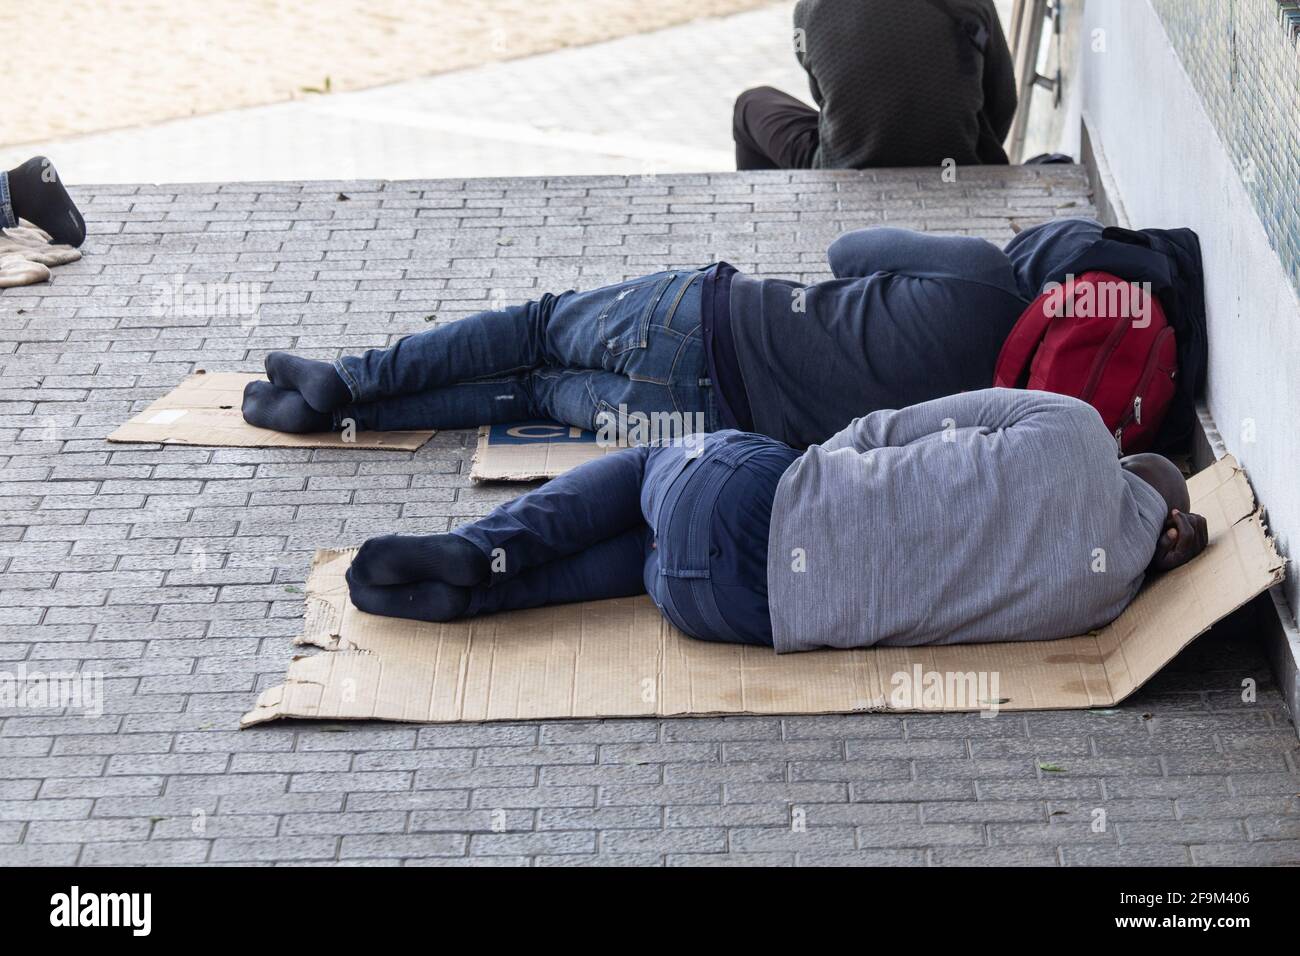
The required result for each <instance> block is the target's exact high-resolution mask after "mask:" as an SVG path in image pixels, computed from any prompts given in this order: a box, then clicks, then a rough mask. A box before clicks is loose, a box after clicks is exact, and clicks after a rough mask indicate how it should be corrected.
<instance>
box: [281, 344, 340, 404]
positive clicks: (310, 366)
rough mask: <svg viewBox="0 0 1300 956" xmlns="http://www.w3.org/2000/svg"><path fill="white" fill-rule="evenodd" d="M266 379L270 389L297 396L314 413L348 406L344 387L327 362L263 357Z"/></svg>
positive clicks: (289, 356) (285, 354)
mask: <svg viewBox="0 0 1300 956" xmlns="http://www.w3.org/2000/svg"><path fill="white" fill-rule="evenodd" d="M266 377H267V378H269V379H270V380H271V384H272V385H277V386H279V387H280V388H291V389H293V390H294V391H295V392H298V393H299V394H301V395H302V397H303V398H305V399H306V400H307V404H308V405H310V406H311V407H312V408H314V409H316V411H318V412H334V411H338V410H339V409H340V408H342V407H343V406H344V405H350V404H351V403H352V392H351V391H349V390H348V385H347V383H346V382H345V381H343V379H342V378H340V377H339V373H338V372H337V371H336V370H335V368H334V366H333V365H331V364H330V363H329V362H319V361H316V360H314V359H305V358H298V356H296V355H290V354H289V353H288V352H272V353H271V354H269V355H268V356H267V357H266Z"/></svg>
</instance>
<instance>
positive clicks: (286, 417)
mask: <svg viewBox="0 0 1300 956" xmlns="http://www.w3.org/2000/svg"><path fill="white" fill-rule="evenodd" d="M243 412H244V421H246V422H248V424H250V425H257V426H258V427H259V428H272V429H274V430H275V431H278V432H290V433H293V434H297V435H306V434H311V433H313V432H327V431H332V430H333V428H334V419H333V417H332V416H330V415H325V414H323V413H321V412H318V411H316V410H315V409H314V408H312V407H311V406H310V405H308V404H307V403H306V401H304V400H303V397H302V396H301V395H299V394H298V393H297V392H294V391H291V390H289V389H286V388H276V387H275V386H274V385H272V384H271V383H270V382H249V383H248V384H247V385H245V386H244V404H243Z"/></svg>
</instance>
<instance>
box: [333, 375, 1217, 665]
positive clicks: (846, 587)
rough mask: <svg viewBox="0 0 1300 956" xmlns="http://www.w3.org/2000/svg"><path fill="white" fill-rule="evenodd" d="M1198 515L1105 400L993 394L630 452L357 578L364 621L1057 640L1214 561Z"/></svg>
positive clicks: (777, 640)
mask: <svg viewBox="0 0 1300 956" xmlns="http://www.w3.org/2000/svg"><path fill="white" fill-rule="evenodd" d="M1189 509H1190V500H1189V496H1188V490H1187V483H1186V482H1185V481H1184V480H1183V477H1182V475H1181V473H1180V472H1179V471H1178V469H1177V468H1176V467H1175V466H1174V465H1173V464H1172V463H1171V462H1170V461H1169V460H1168V459H1165V458H1162V457H1160V456H1158V455H1153V454H1149V453H1148V454H1140V455H1133V456H1129V457H1127V458H1124V459H1123V460H1120V459H1118V458H1117V457H1116V451H1115V444H1114V441H1113V440H1112V439H1111V435H1110V432H1109V430H1108V429H1107V428H1106V425H1105V424H1104V423H1103V422H1102V419H1101V416H1100V415H1099V414H1098V413H1097V411H1096V410H1095V409H1093V408H1092V407H1091V406H1090V405H1088V404H1086V403H1084V402H1082V401H1079V400H1078V399H1074V398H1070V397H1067V396H1063V395H1055V394H1051V393H1047V392H1035V391H1024V390H1016V389H986V390H981V391H977V392H969V393H965V394H961V395H953V396H949V397H946V398H940V399H935V400H933V401H929V402H925V403H922V404H919V405H914V406H912V407H910V408H904V409H901V410H897V411H894V410H880V411H875V412H872V413H871V414H869V415H866V416H864V417H862V418H859V419H856V420H855V421H853V422H852V423H851V424H850V425H849V426H848V427H847V428H845V429H844V430H843V431H841V432H840V433H838V434H837V435H835V436H834V437H832V438H831V439H830V440H829V441H827V442H825V443H824V444H821V445H815V446H813V447H811V448H809V449H808V450H807V451H806V452H804V453H803V454H800V453H799V452H797V451H796V450H795V449H793V448H791V447H790V446H788V445H785V444H783V443H781V442H779V441H775V440H773V439H771V438H766V437H763V436H760V435H754V434H748V433H743V432H739V431H736V430H734V429H733V430H724V431H721V432H716V433H714V434H711V435H707V436H690V437H688V438H686V439H681V440H678V441H676V442H674V443H671V444H667V445H658V446H638V447H634V448H629V449H625V450H622V451H619V452H617V453H614V454H611V455H607V456H605V457H603V458H600V459H596V460H593V461H590V462H587V463H586V464H583V465H581V466H579V467H578V468H576V469H574V470H572V471H570V472H567V473H565V474H563V475H561V476H560V477H558V478H556V479H554V480H552V481H551V482H549V483H548V484H546V485H543V486H542V487H540V488H538V489H536V490H534V491H530V492H528V493H527V494H525V495H523V496H522V497H519V498H516V499H515V500H513V501H511V502H508V503H506V504H503V505H501V506H500V507H498V508H496V509H495V510H494V511H492V512H491V513H490V514H488V515H487V516H486V517H484V518H482V519H481V520H479V521H474V522H471V523H469V524H466V525H463V526H461V527H459V528H456V529H455V530H454V531H452V532H450V533H447V534H437V535H427V536H420V535H385V536H381V537H377V538H371V539H370V540H368V541H366V542H365V543H364V544H363V545H362V546H361V548H360V550H359V551H358V553H357V555H356V557H355V559H354V560H353V562H352V565H351V567H350V568H349V570H348V572H347V575H346V577H347V582H348V587H349V593H350V596H351V599H352V603H353V604H354V605H355V606H356V607H357V608H359V609H360V610H362V611H365V612H367V613H371V614H381V615H388V616H392V617H401V618H409V619H415V620H424V621H453V620H459V619H465V618H473V617H475V616H478V615H482V614H488V613H493V612H498V611H506V610H514V609H519V608H531V607H539V606H543V605H551V604H561V603H567V602H574V601H594V600H600V599H604V598H614V597H623V596H629V595H635V594H641V593H649V594H650V596H651V597H652V598H653V599H654V602H655V604H656V605H657V606H658V607H659V609H660V610H661V611H662V613H663V614H664V616H665V617H666V618H667V619H668V620H669V621H670V622H671V623H672V624H674V625H675V626H676V627H677V628H679V629H680V630H681V631H683V632H684V633H686V634H687V635H689V636H691V637H694V638H698V639H700V640H706V641H723V642H732V643H742V644H752V645H763V646H770V647H772V648H773V649H775V650H776V651H777V652H779V653H784V652H790V651H803V650H811V649H815V648H823V647H832V648H854V647H871V646H875V645H922V644H956V643H978V642H994V641H1022V640H1053V639H1057V638H1063V637H1069V636H1072V635H1076V634H1082V633H1085V632H1087V631H1089V630H1091V629H1093V628H1098V627H1101V626H1103V625H1105V624H1107V623H1109V622H1110V621H1111V620H1113V619H1114V618H1115V617H1117V616H1118V615H1119V614H1120V612H1121V611H1123V610H1124V608H1125V607H1126V606H1127V605H1128V604H1129V602H1130V601H1132V600H1133V598H1134V596H1135V595H1136V594H1137V593H1138V590H1139V588H1140V587H1141V586H1142V583H1143V580H1144V578H1146V577H1147V576H1148V575H1151V574H1155V573H1159V572H1163V571H1168V570H1171V569H1173V568H1176V567H1178V566H1179V565H1181V564H1184V563H1185V562H1187V561H1189V560H1191V559H1192V558H1193V557H1195V556H1196V555H1197V554H1199V553H1200V552H1201V551H1202V550H1204V548H1205V547H1206V544H1207V530H1206V523H1205V519H1204V518H1203V517H1201V516H1200V515H1196V514H1193V513H1191V512H1190V510H1189Z"/></svg>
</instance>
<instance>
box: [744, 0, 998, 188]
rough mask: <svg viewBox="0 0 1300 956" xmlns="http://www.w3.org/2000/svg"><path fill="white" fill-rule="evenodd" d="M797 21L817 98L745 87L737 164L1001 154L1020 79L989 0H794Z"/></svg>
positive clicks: (836, 165)
mask: <svg viewBox="0 0 1300 956" xmlns="http://www.w3.org/2000/svg"><path fill="white" fill-rule="evenodd" d="M794 26H795V34H794V36H795V55H796V57H797V58H798V60H799V63H800V64H801V65H802V66H803V68H804V69H805V70H806V71H807V72H808V84H809V87H810V89H811V92H812V98H813V101H814V102H815V103H816V104H817V106H818V107H819V109H813V108H812V107H810V106H808V105H806V104H804V103H802V102H801V101H799V100H798V99H796V98H795V97H793V96H790V95H789V94H787V93H783V92H781V91H780V90H777V89H774V88H772V87H770V86H761V87H757V88H755V89H751V90H746V91H745V92H744V93H742V94H740V96H739V97H738V98H737V100H736V105H735V110H734V112H733V116H732V136H733V138H734V139H735V142H736V168H737V169H867V168H870V167H878V166H939V165H941V164H942V163H944V162H952V163H956V164H959V165H963V166H966V165H974V164H990V165H991V164H997V165H1004V166H1005V165H1006V163H1007V154H1006V152H1005V151H1004V150H1003V148H1002V143H1003V141H1004V140H1005V139H1006V138H1007V134H1008V133H1009V132H1010V131H1011V123H1012V120H1013V119H1014V117H1015V113H1016V81H1015V70H1014V67H1013V64H1012V61H1011V51H1010V50H1009V49H1008V48H1007V40H1006V36H1005V35H1004V34H1003V32H1002V24H1001V21H1000V20H999V19H998V13H997V9H996V8H995V7H994V5H993V2H992V0H925V2H921V0H907V2H900V0H800V2H799V3H798V4H796V5H795V9H794Z"/></svg>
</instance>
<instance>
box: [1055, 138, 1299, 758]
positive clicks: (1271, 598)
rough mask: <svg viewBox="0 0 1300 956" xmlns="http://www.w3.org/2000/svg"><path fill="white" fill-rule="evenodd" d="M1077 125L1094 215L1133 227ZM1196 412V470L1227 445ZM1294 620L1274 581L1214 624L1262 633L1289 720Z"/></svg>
mask: <svg viewBox="0 0 1300 956" xmlns="http://www.w3.org/2000/svg"><path fill="white" fill-rule="evenodd" d="M1080 125H1081V127H1082V133H1081V142H1082V144H1083V147H1082V153H1083V165H1084V168H1085V170H1086V171H1087V175H1088V183H1089V185H1090V186H1091V187H1092V198H1093V203H1094V205H1095V206H1096V208H1097V218H1098V219H1100V220H1101V221H1102V222H1104V223H1106V224H1108V225H1117V226H1125V227H1128V228H1132V225H1133V224H1132V223H1131V222H1130V221H1129V218H1128V212H1127V210H1126V209H1125V207H1124V200H1123V197H1122V196H1121V195H1120V194H1119V190H1118V188H1117V186H1116V185H1115V180H1114V177H1113V176H1112V175H1111V171H1110V167H1109V166H1108V164H1107V162H1106V153H1105V150H1104V149H1103V148H1102V146H1101V144H1100V143H1099V142H1098V140H1097V137H1096V136H1095V134H1094V133H1093V131H1092V129H1091V128H1090V126H1089V123H1088V117H1087V116H1086V115H1085V116H1084V117H1083V120H1082V122H1081V124H1080ZM1197 417H1198V419H1199V421H1198V426H1199V427H1198V428H1197V432H1196V435H1195V438H1194V441H1195V446H1194V448H1193V451H1192V467H1193V468H1194V469H1195V470H1197V471H1200V470H1201V469H1202V468H1204V467H1206V466H1207V465H1209V464H1210V463H1211V462H1213V461H1215V460H1217V459H1219V458H1222V457H1223V456H1224V455H1226V454H1227V453H1228V449H1227V447H1226V446H1225V445H1224V443H1223V438H1222V436H1221V435H1220V434H1219V428H1218V426H1217V425H1215V423H1214V417H1213V416H1212V415H1211V414H1210V410H1209V408H1207V407H1206V406H1205V405H1204V404H1202V405H1201V406H1200V407H1199V408H1198V410H1197ZM1294 622H1295V615H1294V613H1293V611H1292V609H1291V607H1290V605H1289V604H1288V603H1287V599H1286V591H1285V589H1284V587H1283V585H1281V584H1278V585H1275V586H1274V587H1272V588H1270V589H1269V592H1268V593H1267V594H1263V595H1260V597H1259V598H1257V599H1256V600H1254V601H1252V602H1251V603H1250V604H1248V605H1246V606H1245V607H1244V608H1242V609H1241V610H1240V611H1238V612H1237V613H1236V614H1234V615H1233V616H1232V617H1230V618H1228V619H1227V620H1225V621H1223V622H1221V623H1220V624H1219V625H1217V627H1218V628H1221V629H1222V628H1228V629H1234V630H1235V629H1238V628H1240V629H1242V630H1243V631H1244V632H1248V631H1257V632H1258V633H1260V634H1261V635H1262V638H1263V640H1264V645H1265V652H1266V654H1267V655H1268V660H1269V664H1270V665H1271V666H1272V668H1273V677H1274V679H1275V680H1276V681H1277V684H1278V688H1279V689H1280V690H1281V692H1282V696H1283V698H1284V699H1285V700H1286V705H1287V709H1288V710H1289V711H1290V712H1291V716H1292V718H1293V723H1294V718H1295V715H1296V714H1300V629H1298V628H1297V627H1296V625H1295V623H1294ZM1296 732H1297V735H1300V726H1297V727H1296Z"/></svg>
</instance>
